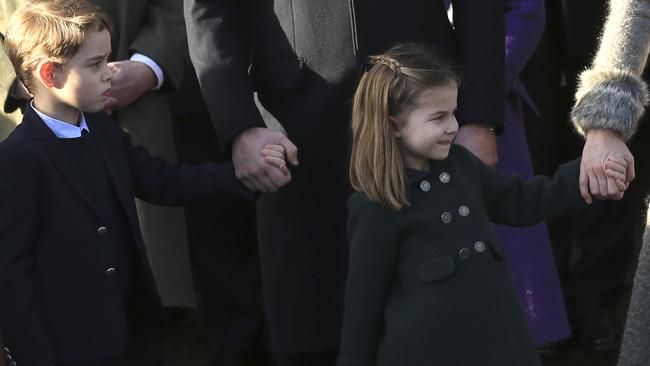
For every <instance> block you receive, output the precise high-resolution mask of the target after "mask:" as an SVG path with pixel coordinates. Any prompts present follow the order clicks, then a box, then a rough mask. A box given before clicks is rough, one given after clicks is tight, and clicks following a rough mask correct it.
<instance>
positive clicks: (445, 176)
mask: <svg viewBox="0 0 650 366" xmlns="http://www.w3.org/2000/svg"><path fill="white" fill-rule="evenodd" d="M438 178H439V179H440V183H443V184H447V183H449V182H450V181H451V174H449V173H447V172H442V173H440V176H439V177H438Z"/></svg>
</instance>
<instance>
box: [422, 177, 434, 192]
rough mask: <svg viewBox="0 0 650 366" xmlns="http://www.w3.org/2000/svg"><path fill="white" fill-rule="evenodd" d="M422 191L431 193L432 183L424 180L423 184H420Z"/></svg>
mask: <svg viewBox="0 0 650 366" xmlns="http://www.w3.org/2000/svg"><path fill="white" fill-rule="evenodd" d="M420 189H421V190H422V192H429V191H430V190H431V183H429V181H428V180H426V179H425V180H423V181H422V182H420Z"/></svg>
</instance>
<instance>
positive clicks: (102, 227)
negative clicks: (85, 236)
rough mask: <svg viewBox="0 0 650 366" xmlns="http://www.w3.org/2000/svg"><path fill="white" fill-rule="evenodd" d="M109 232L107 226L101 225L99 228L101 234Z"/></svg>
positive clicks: (98, 231) (98, 232)
mask: <svg viewBox="0 0 650 366" xmlns="http://www.w3.org/2000/svg"><path fill="white" fill-rule="evenodd" d="M107 233H108V228H107V227H106V226H100V227H99V229H97V234H99V235H106V234H107Z"/></svg>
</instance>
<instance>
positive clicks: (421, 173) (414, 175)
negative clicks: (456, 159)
mask: <svg viewBox="0 0 650 366" xmlns="http://www.w3.org/2000/svg"><path fill="white" fill-rule="evenodd" d="M453 150H454V148H453V145H452V148H451V149H450V150H449V155H447V158H445V159H444V160H429V169H428V170H417V169H411V168H405V169H404V171H405V172H406V179H407V180H408V185H409V186H418V187H419V185H420V182H421V181H422V180H423V179H425V178H427V177H430V176H431V175H432V174H433V173H434V172H436V171H438V170H440V169H442V168H444V167H446V166H448V165H449V162H450V160H451V155H452V151H453Z"/></svg>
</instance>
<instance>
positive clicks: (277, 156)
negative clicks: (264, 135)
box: [261, 145, 291, 176]
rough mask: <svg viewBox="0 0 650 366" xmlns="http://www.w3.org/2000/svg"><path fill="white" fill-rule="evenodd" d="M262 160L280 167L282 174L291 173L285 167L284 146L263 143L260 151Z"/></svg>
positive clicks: (287, 174)
mask: <svg viewBox="0 0 650 366" xmlns="http://www.w3.org/2000/svg"><path fill="white" fill-rule="evenodd" d="M261 154H262V156H263V157H264V161H266V162H267V163H269V164H271V165H273V166H274V167H276V168H278V169H280V171H281V172H282V174H284V175H285V176H290V175H291V173H290V172H289V169H288V168H287V163H286V162H285V160H284V146H282V145H265V146H264V148H263V149H262V151H261Z"/></svg>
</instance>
